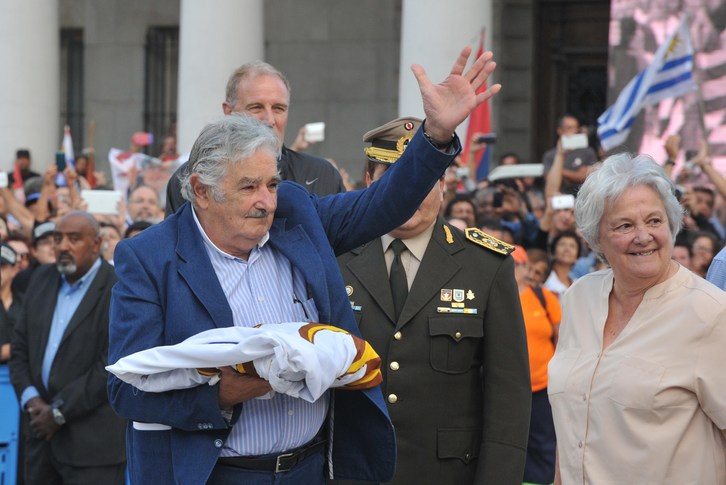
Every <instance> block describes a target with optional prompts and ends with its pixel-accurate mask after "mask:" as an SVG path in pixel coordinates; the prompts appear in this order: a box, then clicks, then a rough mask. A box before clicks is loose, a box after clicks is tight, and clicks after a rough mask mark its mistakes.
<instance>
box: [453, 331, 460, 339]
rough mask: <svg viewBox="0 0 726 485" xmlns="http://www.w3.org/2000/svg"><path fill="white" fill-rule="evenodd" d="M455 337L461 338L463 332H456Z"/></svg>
mask: <svg viewBox="0 0 726 485" xmlns="http://www.w3.org/2000/svg"><path fill="white" fill-rule="evenodd" d="M454 338H456V340H459V339H460V338H461V332H456V333H455V334H454Z"/></svg>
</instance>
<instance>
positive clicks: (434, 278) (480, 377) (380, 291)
mask: <svg viewBox="0 0 726 485" xmlns="http://www.w3.org/2000/svg"><path fill="white" fill-rule="evenodd" d="M420 124H421V120H418V119H415V118H399V119H397V120H393V121H391V122H389V123H387V124H385V125H383V126H381V127H379V128H376V129H374V130H371V131H370V132H368V133H367V134H366V135H364V140H363V141H366V142H371V146H370V147H369V148H367V149H366V151H365V153H366V156H367V158H368V160H369V162H368V163H369V165H368V169H367V173H368V175H370V179H371V180H373V178H374V174H375V173H379V172H380V170H378V169H377V167H378V166H379V165H380V164H383V165H389V164H391V163H394V162H395V161H396V160H397V159H398V157H399V156H400V155H401V153H403V151H404V150H405V148H406V146H407V141H408V140H409V139H410V137H411V136H412V134H413V132H415V130H416V129H418V126H419V125H420ZM424 129H425V127H424ZM425 134H426V132H425V131H424V135H425ZM439 194H440V192H439ZM432 197H433V195H432ZM427 204H428V205H427ZM436 207H438V206H437V205H431V202H430V201H429V202H428V203H427V202H426V201H424V203H423V204H422V206H421V208H420V211H421V215H420V218H421V219H419V220H428V219H429V218H430V220H431V222H429V223H427V224H426V223H423V224H418V225H416V227H418V229H413V230H412V229H410V227H411V226H407V227H409V228H408V229H406V230H402V229H401V228H399V229H398V230H397V231H394V234H395V237H408V238H414V237H416V238H417V239H416V243H414V242H413V240H412V242H411V244H414V245H415V246H416V247H418V248H420V249H418V250H417V251H421V250H423V247H425V251H424V252H423V257H422V258H421V260H420V265H419V266H418V270H417V272H416V273H415V278H414V279H413V281H411V280H410V278H408V277H407V275H404V276H403V278H406V281H404V282H403V283H401V277H400V273H401V269H400V268H401V267H402V266H404V264H403V263H402V262H401V261H402V260H401V261H399V262H398V263H397V262H396V261H397V260H400V256H396V255H395V253H396V248H395V247H394V244H393V243H391V249H392V251H393V253H394V256H393V263H391V273H393V272H394V269H393V268H394V266H395V267H396V270H395V272H396V273H397V274H396V278H395V279H396V280H397V281H396V282H393V283H391V282H389V270H388V269H387V266H386V260H385V256H384V251H383V247H384V246H383V244H384V243H383V242H382V241H381V239H376V240H374V241H371V242H369V243H368V244H366V245H364V246H361V247H359V248H357V249H355V250H353V251H350V252H348V253H346V254H343V255H341V256H340V257H339V258H338V264H339V266H340V270H341V273H342V275H343V279H344V280H345V284H346V290H347V292H348V296H349V298H350V303H351V306H352V307H353V312H354V314H355V316H356V320H357V322H358V325H359V327H360V330H361V333H362V334H363V337H364V338H365V339H366V340H368V341H369V342H370V343H371V344H372V345H373V348H374V349H375V350H376V351H377V352H378V353H379V354H380V356H381V359H382V370H383V392H384V398H385V399H386V400H387V402H388V410H389V414H390V416H391V420H392V421H393V425H394V426H395V428H396V440H397V445H398V454H397V465H396V475H395V477H394V479H393V481H392V482H390V483H395V484H401V485H413V484H415V485H421V484H423V485H425V484H434V485H446V484H451V485H469V484H482V485H483V484H495V485H514V484H521V483H522V476H523V473H524V461H525V448H526V446H527V436H528V426H529V417H530V401H531V396H532V392H531V384H530V377H529V364H528V362H529V361H528V356H527V343H526V335H525V330H524V321H523V318H522V310H521V306H520V300H519V292H518V289H517V284H516V282H515V280H514V263H513V260H512V258H511V257H510V256H509V255H508V254H509V252H510V251H511V250H512V249H513V248H512V247H511V246H507V245H505V244H503V243H501V242H500V241H497V240H495V239H492V238H490V237H489V236H487V235H486V234H484V233H483V232H481V231H479V230H477V229H467V231H466V234H464V233H462V232H461V231H459V230H457V229H456V228H454V227H453V226H449V225H448V224H446V223H445V222H444V220H443V219H442V218H441V217H438V219H437V218H436V211H437V210H438V209H437V208H436ZM432 208H433V209H432ZM424 214H425V215H424ZM412 220H413V219H412ZM431 224H433V232H432V233H431V236H430V239H429V240H428V241H426V240H424V241H420V237H422V235H423V234H426V233H427V230H428V229H431V227H432V226H431ZM402 227H403V226H402ZM425 228H428V229H425ZM394 234H392V236H394ZM403 234H407V235H405V236H404V235H403ZM423 237H424V238H425V236H423ZM403 242H404V243H405V242H406V240H403ZM407 247H408V246H407ZM419 254H420V253H419ZM411 276H413V273H412V274H411ZM392 279H394V277H392ZM401 284H403V285H404V288H405V287H406V286H407V285H408V286H410V288H409V290H408V294H407V295H406V293H405V289H403V290H402V289H401ZM392 285H393V287H394V288H395V291H392V289H391V288H392ZM402 292H403V293H402ZM394 293H395V294H396V295H397V296H398V297H397V300H398V302H397V305H396V304H394V296H393V295H394ZM401 300H404V301H401ZM396 306H398V309H399V310H398V311H399V312H400V316H399V317H398V318H396ZM346 483H347V482H346Z"/></svg>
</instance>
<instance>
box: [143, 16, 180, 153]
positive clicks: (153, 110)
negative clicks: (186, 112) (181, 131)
mask: <svg viewBox="0 0 726 485" xmlns="http://www.w3.org/2000/svg"><path fill="white" fill-rule="evenodd" d="M178 72H179V28H178V27H151V28H149V31H148V32H147V34H146V85H145V86H144V130H145V131H147V132H150V133H153V134H154V144H153V145H151V146H150V147H149V148H148V150H147V153H148V154H149V155H154V156H156V155H158V154H159V153H161V147H162V145H163V142H164V138H165V137H167V136H170V135H172V136H176V96H177V86H178Z"/></svg>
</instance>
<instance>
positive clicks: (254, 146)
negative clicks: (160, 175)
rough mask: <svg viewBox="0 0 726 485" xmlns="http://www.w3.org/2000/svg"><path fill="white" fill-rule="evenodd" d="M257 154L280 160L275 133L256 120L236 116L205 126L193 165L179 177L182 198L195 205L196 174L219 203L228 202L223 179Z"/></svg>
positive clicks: (194, 154) (190, 162) (191, 163)
mask: <svg viewBox="0 0 726 485" xmlns="http://www.w3.org/2000/svg"><path fill="white" fill-rule="evenodd" d="M257 150H267V151H269V152H270V154H271V155H272V156H273V157H275V158H277V154H278V150H279V141H278V140H277V137H276V136H275V134H274V133H273V131H272V130H271V129H270V128H269V127H268V126H266V125H265V124H264V123H262V122H261V121H258V120H257V119H255V118H252V117H249V116H244V115H238V114H232V115H229V116H225V117H224V118H222V119H220V120H219V121H216V122H214V123H210V124H208V125H207V126H205V127H204V128H203V129H202V131H201V133H200V134H199V137H197V140H196V141H195V142H194V146H192V151H191V153H190V154H189V162H188V163H187V165H186V167H185V169H184V170H183V171H182V173H180V174H179V178H180V180H181V194H182V197H184V198H185V199H186V200H188V201H191V202H194V200H195V195H194V190H193V189H192V185H191V182H190V179H191V176H192V175H193V174H196V175H197V177H198V179H199V182H200V183H201V184H202V185H203V186H205V187H207V188H208V189H209V191H210V194H211V196H212V197H213V198H214V200H215V201H217V202H220V203H221V202H224V194H223V193H222V190H221V185H222V179H224V177H225V175H227V171H228V170H229V167H230V166H231V165H232V164H235V163H244V161H245V160H247V159H248V158H250V157H251V156H252V155H253V154H254V153H255V152H256V151H257Z"/></svg>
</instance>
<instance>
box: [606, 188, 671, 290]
mask: <svg viewBox="0 0 726 485" xmlns="http://www.w3.org/2000/svg"><path fill="white" fill-rule="evenodd" d="M600 250H601V251H602V253H603V254H604V255H605V258H606V259H607V260H608V262H609V263H610V266H611V267H612V269H613V273H614V274H615V278H616V280H617V279H618V278H621V279H622V280H625V281H630V282H633V283H636V284H642V285H646V286H648V287H650V286H652V285H655V284H657V283H660V282H662V281H664V280H665V279H666V278H667V277H668V271H669V268H670V260H671V255H672V252H673V241H672V238H671V231H670V227H669V226H668V217H667V213H666V209H665V207H664V205H663V201H661V199H660V197H659V196H658V194H657V193H656V192H655V191H654V190H653V189H651V188H650V187H648V186H644V185H640V186H636V187H631V188H629V189H627V190H625V192H623V194H622V195H621V196H620V197H619V198H618V199H617V200H615V201H611V202H610V203H609V204H608V205H607V206H606V208H605V212H604V214H603V217H602V220H601V221H600Z"/></svg>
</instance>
